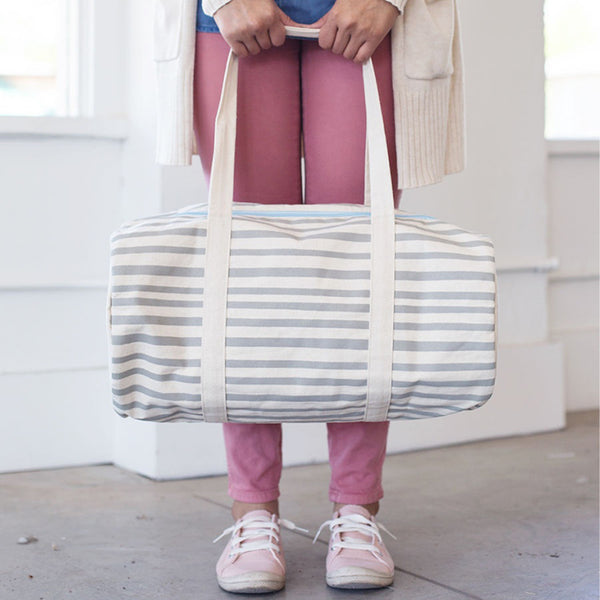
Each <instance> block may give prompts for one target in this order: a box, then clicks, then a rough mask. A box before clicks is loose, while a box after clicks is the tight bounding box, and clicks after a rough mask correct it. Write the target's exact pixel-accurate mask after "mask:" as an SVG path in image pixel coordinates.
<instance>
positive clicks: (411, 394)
mask: <svg viewBox="0 0 600 600" xmlns="http://www.w3.org/2000/svg"><path fill="white" fill-rule="evenodd" d="M391 397H392V400H404V399H405V398H433V399H434V400H456V401H457V402H464V401H466V400H471V401H473V402H481V401H482V400H483V399H484V398H486V397H487V395H484V396H482V395H481V394H426V393H425V392H408V393H406V394H392V396H391ZM411 404H413V403H411ZM421 408H429V406H427V405H423V406H422V407H421ZM459 410H462V409H459Z"/></svg>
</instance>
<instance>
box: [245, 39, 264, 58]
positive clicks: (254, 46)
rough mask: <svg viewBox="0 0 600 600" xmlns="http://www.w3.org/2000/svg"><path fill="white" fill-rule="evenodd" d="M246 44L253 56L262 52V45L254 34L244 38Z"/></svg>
mask: <svg viewBox="0 0 600 600" xmlns="http://www.w3.org/2000/svg"><path fill="white" fill-rule="evenodd" d="M243 42H244V45H245V46H246V48H248V52H249V53H250V54H252V55H253V56H255V55H257V54H260V46H259V44H258V41H257V40H256V38H255V37H254V36H253V35H252V36H249V37H247V38H244V40H243Z"/></svg>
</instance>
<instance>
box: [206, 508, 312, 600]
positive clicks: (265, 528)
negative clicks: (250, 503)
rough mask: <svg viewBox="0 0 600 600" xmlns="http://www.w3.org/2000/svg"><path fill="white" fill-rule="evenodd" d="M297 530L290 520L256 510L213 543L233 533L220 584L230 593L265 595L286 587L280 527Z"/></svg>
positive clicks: (221, 566) (225, 552) (220, 562)
mask: <svg viewBox="0 0 600 600" xmlns="http://www.w3.org/2000/svg"><path fill="white" fill-rule="evenodd" d="M280 524H281V525H283V526H284V527H286V528H287V529H298V530H300V531H305V532H307V533H308V530H306V529H302V528H301V527H296V525H294V523H292V522H291V521H288V520H287V519H280V518H279V517H277V515H276V514H274V513H271V512H269V511H268V510H265V509H259V510H252V511H250V512H247V513H246V514H245V515H243V516H242V517H240V518H239V519H238V520H237V521H236V522H235V523H234V524H233V525H232V526H231V527H227V528H226V529H224V530H223V532H222V533H221V535H219V536H218V537H217V538H215V539H214V540H213V543H215V542H216V541H218V540H220V539H221V538H222V537H223V536H224V535H226V534H228V533H231V538H230V539H229V542H228V543H227V545H226V546H225V549H224V550H223V553H222V554H221V556H220V558H219V560H218V561H217V567H216V570H217V581H218V583H219V586H220V587H221V588H223V589H224V590H226V591H227V592H237V593H244V594H262V593H265V592H275V591H277V590H280V589H281V588H283V587H284V586H285V558H284V556H283V550H282V548H281V540H280V537H279V525H280Z"/></svg>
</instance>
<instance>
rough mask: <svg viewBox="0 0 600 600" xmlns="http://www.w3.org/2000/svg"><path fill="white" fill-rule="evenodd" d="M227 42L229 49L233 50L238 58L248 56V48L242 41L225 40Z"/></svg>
mask: <svg viewBox="0 0 600 600" xmlns="http://www.w3.org/2000/svg"><path fill="white" fill-rule="evenodd" d="M227 43H228V44H229V46H230V47H231V49H232V50H233V53H234V54H236V55H237V56H239V57H240V58H241V57H243V56H248V54H249V53H248V48H246V46H245V45H244V43H243V42H240V41H234V42H231V43H230V42H227Z"/></svg>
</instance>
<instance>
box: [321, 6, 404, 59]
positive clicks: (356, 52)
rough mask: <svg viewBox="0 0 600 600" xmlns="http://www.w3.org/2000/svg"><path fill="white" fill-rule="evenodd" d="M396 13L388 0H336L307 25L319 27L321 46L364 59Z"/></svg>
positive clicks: (369, 54)
mask: <svg viewBox="0 0 600 600" xmlns="http://www.w3.org/2000/svg"><path fill="white" fill-rule="evenodd" d="M399 14H400V11H399V10H398V9H397V8H396V7H395V6H394V5H393V4H391V3H390V2H388V1H387V0H336V2H335V4H334V5H333V6H332V7H331V10H329V12H327V13H325V14H324V15H323V16H322V17H321V18H320V19H319V20H318V21H315V22H314V23H311V24H310V25H309V27H318V28H320V29H321V33H320V34H319V46H321V48H324V49H325V50H331V51H332V52H333V53H334V54H343V55H344V57H345V58H347V59H349V60H352V61H354V62H356V63H363V62H365V61H366V60H367V59H368V58H369V57H370V56H371V55H372V54H373V52H375V50H376V48H377V46H379V44H380V43H381V41H382V40H383V38H384V37H385V36H386V35H387V34H388V32H389V31H390V29H391V28H392V26H393V25H394V22H395V21H396V17H398V15H399Z"/></svg>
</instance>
